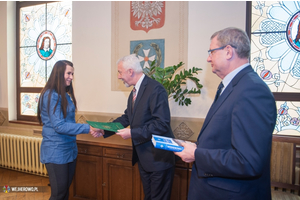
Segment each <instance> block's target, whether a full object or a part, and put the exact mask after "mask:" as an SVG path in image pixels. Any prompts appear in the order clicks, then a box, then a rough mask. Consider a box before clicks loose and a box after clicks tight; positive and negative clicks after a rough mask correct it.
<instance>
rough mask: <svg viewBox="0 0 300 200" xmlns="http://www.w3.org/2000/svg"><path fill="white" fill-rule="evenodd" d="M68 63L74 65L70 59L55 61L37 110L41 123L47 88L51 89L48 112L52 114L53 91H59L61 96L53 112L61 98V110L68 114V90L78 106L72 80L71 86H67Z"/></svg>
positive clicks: (65, 114)
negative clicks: (50, 110) (50, 109)
mask: <svg viewBox="0 0 300 200" xmlns="http://www.w3.org/2000/svg"><path fill="white" fill-rule="evenodd" d="M67 65H69V66H71V67H73V63H72V62H70V61H67V60H60V61H57V62H56V63H55V65H54V67H53V69H52V72H51V74H50V77H49V79H48V81H47V83H46V85H45V87H44V88H43V90H42V92H41V95H40V99H39V103H38V112H37V118H38V120H39V122H40V124H41V123H42V119H41V110H42V105H43V100H44V99H43V98H44V94H45V92H46V91H47V90H49V94H48V106H47V109H48V114H50V112H49V108H50V101H51V95H52V92H53V91H55V92H57V93H58V96H59V98H58V99H57V102H56V105H55V107H54V110H53V113H54V112H55V110H56V107H57V104H58V102H59V100H60V99H61V111H62V112H63V114H64V117H66V116H67V107H68V100H67V98H66V92H67V93H68V94H69V95H70V96H71V99H72V100H73V103H74V105H75V108H77V105H76V99H75V95H74V90H73V85H72V82H71V84H70V86H66V81H65V71H66V67H67Z"/></svg>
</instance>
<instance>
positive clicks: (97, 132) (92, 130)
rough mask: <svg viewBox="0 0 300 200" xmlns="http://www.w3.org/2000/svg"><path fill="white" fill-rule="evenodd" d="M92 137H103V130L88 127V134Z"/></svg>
mask: <svg viewBox="0 0 300 200" xmlns="http://www.w3.org/2000/svg"><path fill="white" fill-rule="evenodd" d="M89 133H90V134H91V135H92V136H93V137H95V138H97V137H101V136H103V135H104V130H103V129H98V128H94V127H92V126H90V132H89Z"/></svg>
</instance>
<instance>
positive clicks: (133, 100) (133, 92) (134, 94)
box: [132, 87, 136, 110]
mask: <svg viewBox="0 0 300 200" xmlns="http://www.w3.org/2000/svg"><path fill="white" fill-rule="evenodd" d="M135 99H136V89H135V87H133V89H132V110H133V106H134V102H135Z"/></svg>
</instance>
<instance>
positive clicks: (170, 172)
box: [138, 162, 175, 200]
mask: <svg viewBox="0 0 300 200" xmlns="http://www.w3.org/2000/svg"><path fill="white" fill-rule="evenodd" d="M138 165H139V171H140V175H141V180H142V183H143V189H144V194H145V198H144V200H170V197H171V191H172V184H173V179H174V173H175V166H173V167H171V168H169V169H166V170H163V171H156V172H146V171H145V170H144V169H143V167H142V166H141V164H140V163H139V162H138Z"/></svg>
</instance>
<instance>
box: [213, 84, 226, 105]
mask: <svg viewBox="0 0 300 200" xmlns="http://www.w3.org/2000/svg"><path fill="white" fill-rule="evenodd" d="M223 87H224V85H223V83H222V81H221V83H220V84H219V86H218V90H217V94H216V96H215V100H214V102H216V101H217V99H218V98H219V96H220V94H221V91H222V89H223Z"/></svg>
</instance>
